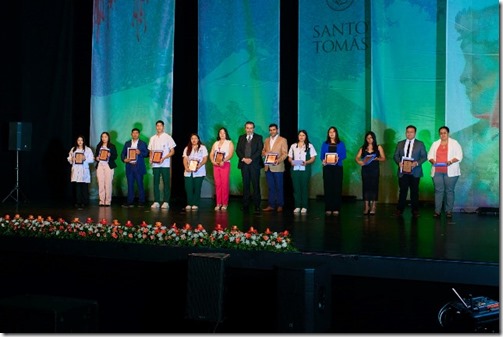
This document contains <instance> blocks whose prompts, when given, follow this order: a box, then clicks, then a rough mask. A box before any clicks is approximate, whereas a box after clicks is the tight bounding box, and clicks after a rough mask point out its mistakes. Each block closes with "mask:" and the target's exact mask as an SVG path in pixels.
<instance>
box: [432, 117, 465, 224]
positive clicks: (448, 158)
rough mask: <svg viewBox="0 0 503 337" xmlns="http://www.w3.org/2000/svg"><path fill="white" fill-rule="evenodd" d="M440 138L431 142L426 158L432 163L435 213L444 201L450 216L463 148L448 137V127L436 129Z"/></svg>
mask: <svg viewBox="0 0 503 337" xmlns="http://www.w3.org/2000/svg"><path fill="white" fill-rule="evenodd" d="M438 133H439V135H440V139H439V140H437V141H435V142H433V144H431V148H430V150H429V151H428V160H429V161H430V163H431V164H432V167H431V177H432V178H433V185H434V186H435V213H434V214H433V216H434V217H436V218H437V217H439V216H440V214H441V211H442V204H444V203H445V205H444V208H445V213H446V215H447V217H448V218H451V217H452V209H453V208H454V188H455V187H456V183H457V181H458V178H459V176H460V175H461V170H460V167H459V163H460V162H461V160H463V149H462V148H461V145H459V143H458V142H457V141H456V140H454V139H452V138H450V137H449V128H448V127H447V126H442V127H440V128H439V129H438Z"/></svg>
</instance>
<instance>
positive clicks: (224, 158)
mask: <svg viewBox="0 0 503 337" xmlns="http://www.w3.org/2000/svg"><path fill="white" fill-rule="evenodd" d="M233 155H234V143H232V141H231V137H230V136H229V132H227V129H226V128H224V127H221V128H220V129H219V130H218V135H217V140H216V141H215V143H213V146H212V147H211V152H210V160H211V163H212V164H213V181H214V184H215V196H216V201H217V205H216V206H215V211H218V210H222V211H226V210H227V207H228V206H229V195H230V174H231V163H230V160H231V158H232V156H233Z"/></svg>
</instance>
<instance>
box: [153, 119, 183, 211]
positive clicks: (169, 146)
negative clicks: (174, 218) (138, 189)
mask: <svg viewBox="0 0 503 337" xmlns="http://www.w3.org/2000/svg"><path fill="white" fill-rule="evenodd" d="M155 130H156V134H155V135H153V136H152V137H150V141H149V143H148V150H149V151H150V157H149V161H150V165H151V166H152V173H153V175H154V184H153V185H154V203H153V204H152V206H150V207H151V208H159V207H160V208H162V209H168V208H169V198H170V194H171V184H170V163H171V157H172V156H173V155H174V154H175V147H176V143H175V141H174V140H173V138H172V137H171V136H170V135H169V134H167V133H166V132H164V122H163V121H161V120H158V121H157V122H155ZM161 177H162V182H163V186H164V189H163V194H162V198H161V190H160V185H161ZM161 202H162V205H161Z"/></svg>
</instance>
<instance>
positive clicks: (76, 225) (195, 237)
mask: <svg viewBox="0 0 503 337" xmlns="http://www.w3.org/2000/svg"><path fill="white" fill-rule="evenodd" d="M0 235H11V236H18V237H41V238H60V239H80V240H95V241H105V242H124V243H143V244H155V245H165V246H171V247H190V246H192V247H194V246H197V247H207V248H229V249H245V250H267V251H274V252H286V251H297V249H296V248H295V247H293V245H292V240H291V237H290V233H289V232H288V231H286V230H285V231H283V232H271V231H270V230H269V228H267V229H266V231H265V232H264V233H258V231H257V230H256V229H254V228H253V227H250V229H249V230H248V231H247V232H241V231H240V230H239V229H238V227H237V226H233V227H231V228H226V229H224V228H222V226H221V225H219V224H218V225H216V226H215V228H214V229H213V230H212V231H211V232H210V233H208V232H207V231H206V229H205V228H204V227H203V226H202V225H201V224H199V225H197V226H196V227H195V228H193V227H192V226H191V225H189V224H185V225H184V226H182V227H178V226H177V225H176V223H175V224H173V225H171V226H170V227H168V226H165V225H163V224H162V223H161V222H156V223H155V224H153V225H152V224H147V223H146V222H145V221H142V222H141V223H140V224H137V225H135V224H133V223H132V222H131V221H129V220H128V221H127V222H126V223H125V224H121V223H120V222H119V221H118V220H117V219H114V220H113V221H112V222H111V223H109V222H108V221H107V220H106V219H102V220H101V221H99V222H97V223H96V222H95V221H94V220H93V219H91V218H87V219H86V221H85V222H82V221H80V219H79V218H74V219H72V221H70V222H67V221H65V220H64V219H62V218H59V219H58V220H54V219H53V218H51V217H50V216H48V217H47V218H43V217H42V216H40V215H39V216H38V217H36V218H35V217H34V216H33V215H30V216H28V218H26V219H25V218H22V217H21V216H20V215H19V214H16V215H15V216H14V217H11V216H10V215H5V216H4V217H0Z"/></svg>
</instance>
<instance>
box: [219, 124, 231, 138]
mask: <svg viewBox="0 0 503 337" xmlns="http://www.w3.org/2000/svg"><path fill="white" fill-rule="evenodd" d="M222 130H224V132H225V139H227V140H231V136H229V132H228V131H227V129H226V128H224V127H221V128H220V129H218V131H217V140H220V131H222Z"/></svg>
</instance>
